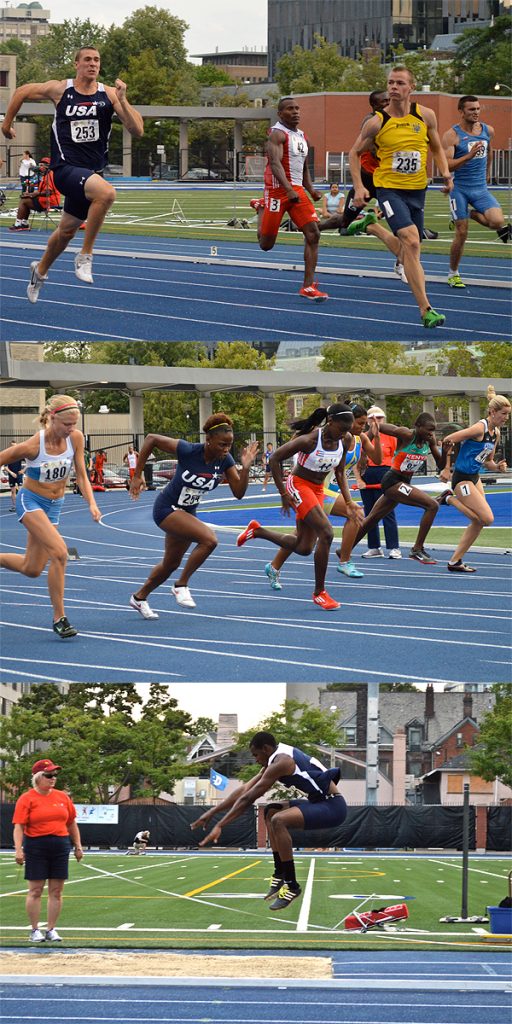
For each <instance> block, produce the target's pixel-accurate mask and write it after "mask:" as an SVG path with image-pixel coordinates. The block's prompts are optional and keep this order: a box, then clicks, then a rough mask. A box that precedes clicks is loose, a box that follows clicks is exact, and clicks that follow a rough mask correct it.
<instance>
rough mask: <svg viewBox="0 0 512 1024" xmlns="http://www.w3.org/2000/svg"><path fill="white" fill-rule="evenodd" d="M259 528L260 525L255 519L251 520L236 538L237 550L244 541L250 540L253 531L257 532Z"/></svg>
mask: <svg viewBox="0 0 512 1024" xmlns="http://www.w3.org/2000/svg"><path fill="white" fill-rule="evenodd" d="M260 526H261V523H259V522H258V520H257V519H251V521H250V523H249V524H248V526H246V527H245V530H242V532H241V533H239V534H238V537H237V538H236V546H237V548H241V547H242V546H243V545H244V544H245V542H246V541H248V540H252V538H253V537H254V531H255V530H259V528H260Z"/></svg>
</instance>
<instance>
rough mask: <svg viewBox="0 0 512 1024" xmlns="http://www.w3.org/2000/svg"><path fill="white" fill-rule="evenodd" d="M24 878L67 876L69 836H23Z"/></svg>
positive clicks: (33, 879) (39, 878)
mask: <svg viewBox="0 0 512 1024" xmlns="http://www.w3.org/2000/svg"><path fill="white" fill-rule="evenodd" d="M23 849H24V851H25V878H26V879H27V881H29V882H36V881H40V880H41V879H42V878H44V879H47V878H67V877H68V870H69V854H70V852H71V840H70V838H69V836H25V837H24V839H23Z"/></svg>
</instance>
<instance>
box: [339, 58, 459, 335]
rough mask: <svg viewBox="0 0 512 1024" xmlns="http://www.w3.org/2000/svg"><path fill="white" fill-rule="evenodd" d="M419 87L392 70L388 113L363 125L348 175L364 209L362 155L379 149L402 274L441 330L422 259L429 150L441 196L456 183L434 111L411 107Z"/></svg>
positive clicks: (401, 70) (379, 184)
mask: <svg viewBox="0 0 512 1024" xmlns="http://www.w3.org/2000/svg"><path fill="white" fill-rule="evenodd" d="M415 85H416V83H415V81H414V78H413V76H412V74H411V72H410V71H409V70H408V68H405V67H402V66H398V67H395V68H393V69H392V71H390V73H389V77H388V96H389V105H388V107H387V110H384V111H377V112H376V113H375V116H374V117H372V118H370V120H369V121H367V122H366V124H365V125H364V126H363V128H362V131H361V133H360V135H359V137H358V138H357V140H356V142H355V144H354V146H353V147H352V149H351V150H350V170H351V173H352V180H353V182H354V188H355V195H354V204H355V205H356V206H364V205H365V203H366V202H367V201H368V198H369V196H368V192H367V190H366V189H365V187H364V184H363V182H362V179H361V168H360V163H359V156H360V154H361V153H363V152H364V151H365V150H368V149H371V147H372V146H375V150H376V154H377V157H378V160H379V166H378V167H377V168H376V169H375V171H374V174H373V180H374V182H375V186H376V189H377V200H378V203H379V206H380V208H381V210H382V211H383V213H384V216H385V218H386V220H387V222H388V224H389V226H390V228H391V230H392V232H393V234H394V235H396V236H397V238H398V239H399V241H400V242H401V244H402V251H403V264H404V269H405V273H406V275H407V280H408V282H409V287H410V289H411V291H412V293H413V295H414V298H415V299H416V302H417V303H418V306H419V310H420V315H421V322H422V324H423V326H424V327H438V326H440V325H441V324H444V321H445V317H444V316H443V314H442V313H436V311H435V309H432V307H431V305H430V303H429V300H428V298H427V293H426V291H425V274H424V272H423V267H422V266H421V260H420V244H421V238H422V235H423V210H424V206H425V197H426V194H427V155H428V149H429V146H430V149H431V151H432V154H433V157H434V159H435V162H436V164H437V166H438V168H439V170H440V172H441V175H442V178H443V181H444V187H443V189H442V191H443V192H451V191H452V189H453V178H452V175H451V174H450V171H449V169H448V163H447V159H446V155H445V153H444V150H443V148H442V146H441V142H440V139H439V135H438V132H437V121H436V116H435V114H434V112H433V110H431V109H430V107H420V106H419V104H418V103H415V102H411V93H412V92H413V90H414V88H415Z"/></svg>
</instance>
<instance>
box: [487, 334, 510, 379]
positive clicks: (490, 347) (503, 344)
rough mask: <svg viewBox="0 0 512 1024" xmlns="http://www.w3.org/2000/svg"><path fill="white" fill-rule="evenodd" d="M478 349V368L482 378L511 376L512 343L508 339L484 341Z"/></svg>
mask: <svg viewBox="0 0 512 1024" xmlns="http://www.w3.org/2000/svg"><path fill="white" fill-rule="evenodd" d="M480 349H481V353H482V357H481V361H480V370H481V375H482V377H483V378H484V380H485V379H486V378H487V379H491V378H492V377H506V378H510V377H512V345H511V344H510V342H509V341H485V342H484V343H483V344H482V345H481V346H480Z"/></svg>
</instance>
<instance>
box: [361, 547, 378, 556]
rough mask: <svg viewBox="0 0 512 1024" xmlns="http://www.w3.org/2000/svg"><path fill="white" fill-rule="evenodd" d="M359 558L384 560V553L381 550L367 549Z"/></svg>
mask: <svg viewBox="0 0 512 1024" xmlns="http://www.w3.org/2000/svg"><path fill="white" fill-rule="evenodd" d="M361 558H384V552H383V550H382V548H368V551H364V552H363V554H362V555H361Z"/></svg>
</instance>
